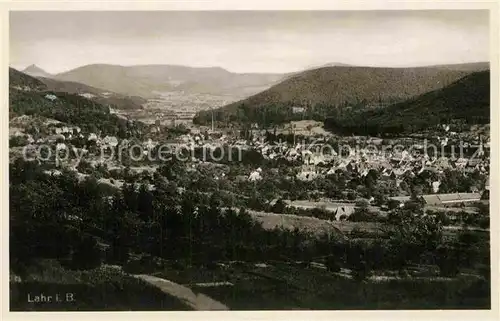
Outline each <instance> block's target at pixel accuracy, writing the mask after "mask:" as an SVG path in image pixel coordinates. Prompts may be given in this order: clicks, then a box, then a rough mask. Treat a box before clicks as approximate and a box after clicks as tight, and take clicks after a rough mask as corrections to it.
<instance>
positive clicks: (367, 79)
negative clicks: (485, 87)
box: [195, 66, 482, 125]
mask: <svg viewBox="0 0 500 321" xmlns="http://www.w3.org/2000/svg"><path fill="white" fill-rule="evenodd" d="M480 67H481V66H477V68H479V70H482V69H481V68H480ZM471 72H472V71H460V70H452V69H446V68H437V67H422V68H369V67H339V66H336V67H325V68H319V69H314V70H308V71H305V72H302V73H299V74H296V75H294V76H292V77H290V78H288V79H286V80H284V81H283V82H281V83H279V84H277V85H275V86H273V87H271V88H270V89H268V90H266V91H263V92H261V93H259V94H257V95H254V96H251V97H249V98H247V99H244V100H241V101H238V102H235V103H232V104H230V105H227V106H225V107H222V108H220V109H217V110H215V112H214V116H215V117H214V118H215V120H216V121H218V122H223V123H229V122H238V123H248V122H250V123H259V124H265V125H269V124H276V123H283V122H287V121H290V120H298V119H315V120H321V121H323V120H324V119H325V117H326V116H329V115H332V113H337V112H340V113H343V112H344V111H345V112H346V113H351V112H352V111H357V110H360V109H379V108H380V109H383V108H384V107H386V106H388V105H391V104H395V103H399V102H403V101H406V100H408V99H411V98H413V97H415V96H418V95H421V94H424V93H427V92H429V91H433V90H437V89H441V88H443V87H446V86H448V85H450V84H452V83H453V82H455V81H457V80H458V79H460V78H462V77H464V76H466V75H468V74H470V73H471ZM293 107H301V108H304V109H305V111H304V112H299V113H294V110H293ZM211 117H212V114H211V111H204V112H200V113H199V114H198V115H197V117H196V118H195V122H197V123H200V124H204V123H208V122H210V121H211Z"/></svg>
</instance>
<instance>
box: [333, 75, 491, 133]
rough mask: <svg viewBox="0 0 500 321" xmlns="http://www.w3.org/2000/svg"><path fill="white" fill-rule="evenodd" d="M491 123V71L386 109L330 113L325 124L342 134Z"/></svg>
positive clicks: (409, 131)
mask: <svg viewBox="0 0 500 321" xmlns="http://www.w3.org/2000/svg"><path fill="white" fill-rule="evenodd" d="M457 122H462V123H464V124H466V125H472V124H489V123H490V72H489V71H481V72H477V73H473V74H471V75H468V76H466V77H464V78H462V79H460V80H458V81H456V82H454V83H453V84H451V85H449V86H447V87H445V88H443V89H439V90H435V91H432V92H429V93H426V94H423V95H421V96H419V97H416V98H414V99H411V100H408V101H405V102H402V103H399V104H395V105H393V106H390V107H388V108H385V109H378V110H367V111H361V112H355V113H350V114H348V115H337V117H329V118H328V119H326V121H325V128H326V129H329V130H331V131H333V132H337V133H341V134H359V135H379V134H381V133H391V134H395V133H414V132H421V131H422V130H425V129H428V128H432V127H435V126H437V125H440V124H451V123H457Z"/></svg>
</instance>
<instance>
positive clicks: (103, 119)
mask: <svg viewBox="0 0 500 321" xmlns="http://www.w3.org/2000/svg"><path fill="white" fill-rule="evenodd" d="M9 71H10V72H9V76H10V82H9V114H10V117H14V116H17V115H38V116H44V117H47V118H52V119H56V120H58V121H61V122H65V123H68V124H72V125H76V126H79V127H81V128H82V130H83V131H85V132H98V131H101V132H102V134H103V135H117V136H120V137H123V138H124V137H129V136H130V135H132V134H134V133H136V132H138V131H139V130H140V127H142V125H141V124H140V123H137V122H128V121H127V120H125V119H121V118H118V117H117V116H116V115H113V114H111V113H110V111H109V107H108V106H105V105H102V104H100V103H98V102H96V101H93V100H90V99H87V98H85V97H82V96H80V95H77V94H71V93H67V92H55V91H50V90H47V86H45V85H44V84H43V83H42V82H41V81H40V80H38V79H36V78H33V77H31V76H28V75H26V74H24V73H21V72H19V71H17V70H14V69H10V70H9Z"/></svg>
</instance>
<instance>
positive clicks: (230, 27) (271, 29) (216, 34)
mask: <svg viewBox="0 0 500 321" xmlns="http://www.w3.org/2000/svg"><path fill="white" fill-rule="evenodd" d="M489 60H490V59H489V13H488V11H486V10H476V11H471V10H467V11H460V10H441V11H274V12H273V11H239V12H238V11H218V12H217V11H211V12H210V11H199V12H193V11H184V12H180V11H177V12H175V11H163V12H158V11H156V12H155V11H150V12H145V11H135V12H132V11H129V12H123V11H121V12H111V11H108V12H102V11H101V12H97V11H94V12H92V11H66V12H64V11H58V12H57V11H56V12H54V11H52V12H51V11H31V12H29V11H12V12H11V13H10V65H11V66H12V67H14V68H18V69H22V68H24V67H26V66H28V65H31V64H36V65H37V66H39V67H41V68H43V69H44V70H46V71H47V72H50V73H59V72H63V71H67V70H70V69H73V68H76V67H79V66H83V65H87V64H94V63H106V64H117V65H147V64H170V65H186V66H193V67H222V68H225V69H227V70H229V71H232V72H266V73H284V72H294V71H298V70H302V69H305V68H310V67H314V66H321V65H324V64H328V63H345V64H351V65H360V66H384V67H403V66H422V65H435V64H452V63H464V62H478V61H489Z"/></svg>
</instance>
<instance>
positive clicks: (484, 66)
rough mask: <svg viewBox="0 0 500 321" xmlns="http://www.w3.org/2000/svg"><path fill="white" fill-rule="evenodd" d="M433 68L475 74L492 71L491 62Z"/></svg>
mask: <svg viewBox="0 0 500 321" xmlns="http://www.w3.org/2000/svg"><path fill="white" fill-rule="evenodd" d="M432 67H436V68H441V69H447V70H458V71H469V72H475V71H486V70H490V63H489V62H471V63H466V64H456V65H436V66H432Z"/></svg>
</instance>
